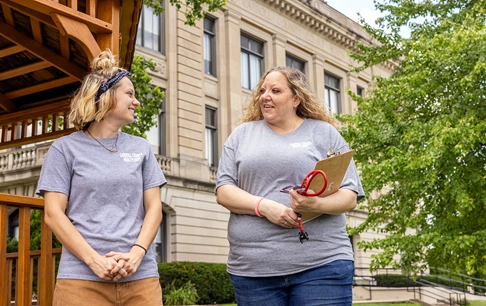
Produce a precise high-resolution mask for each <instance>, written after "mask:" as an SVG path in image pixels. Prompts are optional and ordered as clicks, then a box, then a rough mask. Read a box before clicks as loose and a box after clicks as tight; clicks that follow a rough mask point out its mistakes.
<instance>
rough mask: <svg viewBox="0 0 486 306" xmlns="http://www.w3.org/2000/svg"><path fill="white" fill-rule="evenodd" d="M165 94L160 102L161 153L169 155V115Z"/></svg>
mask: <svg viewBox="0 0 486 306" xmlns="http://www.w3.org/2000/svg"><path fill="white" fill-rule="evenodd" d="M165 104H166V103H165V96H164V99H163V100H162V103H160V113H159V137H160V139H159V140H160V142H159V155H162V156H166V155H167V116H166V112H165Z"/></svg>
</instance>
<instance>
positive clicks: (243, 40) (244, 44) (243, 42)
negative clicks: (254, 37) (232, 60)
mask: <svg viewBox="0 0 486 306" xmlns="http://www.w3.org/2000/svg"><path fill="white" fill-rule="evenodd" d="M240 42H241V46H242V47H244V48H246V49H249V48H248V38H247V37H246V36H243V35H241V38H240Z"/></svg>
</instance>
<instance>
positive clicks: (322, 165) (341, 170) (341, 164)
mask: <svg viewBox="0 0 486 306" xmlns="http://www.w3.org/2000/svg"><path fill="white" fill-rule="evenodd" d="M353 155H354V150H350V151H347V152H345V153H340V154H338V155H334V156H332V157H329V158H326V159H322V160H320V161H318V162H317V163H316V167H315V170H322V171H324V173H326V177H327V187H326V190H324V192H323V193H321V194H320V195H319V197H326V196H328V195H330V194H333V193H335V192H336V191H338V190H339V188H340V187H341V183H342V182H343V179H344V176H345V175H346V171H347V170H348V167H349V163H350V162H351V159H352V157H353ZM323 184H324V179H323V178H322V177H321V176H320V175H318V176H316V177H315V179H314V180H312V182H311V184H310V186H309V189H310V190H320V189H321V188H322V185H323ZM301 215H302V222H306V221H309V220H312V219H314V218H317V217H319V216H320V215H322V213H314V212H303V213H301Z"/></svg>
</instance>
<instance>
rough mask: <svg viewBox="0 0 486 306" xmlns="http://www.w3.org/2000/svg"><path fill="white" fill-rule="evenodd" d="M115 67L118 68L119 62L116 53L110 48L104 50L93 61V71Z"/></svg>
mask: <svg viewBox="0 0 486 306" xmlns="http://www.w3.org/2000/svg"><path fill="white" fill-rule="evenodd" d="M113 69H118V63H117V60H116V58H115V55H113V53H112V52H111V50H109V49H107V50H105V51H102V52H101V53H100V54H99V55H98V56H97V57H95V58H94V59H93V61H92V62H91V70H92V71H99V70H113Z"/></svg>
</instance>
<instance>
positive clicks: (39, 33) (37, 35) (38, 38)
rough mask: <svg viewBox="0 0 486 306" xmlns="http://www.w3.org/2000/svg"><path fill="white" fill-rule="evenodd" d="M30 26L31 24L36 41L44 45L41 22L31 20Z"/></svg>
mask: <svg viewBox="0 0 486 306" xmlns="http://www.w3.org/2000/svg"><path fill="white" fill-rule="evenodd" d="M30 24H31V28H32V35H33V36H34V40H35V41H36V42H38V43H40V44H42V30H41V24H40V22H39V20H37V19H34V18H31V19H30Z"/></svg>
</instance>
